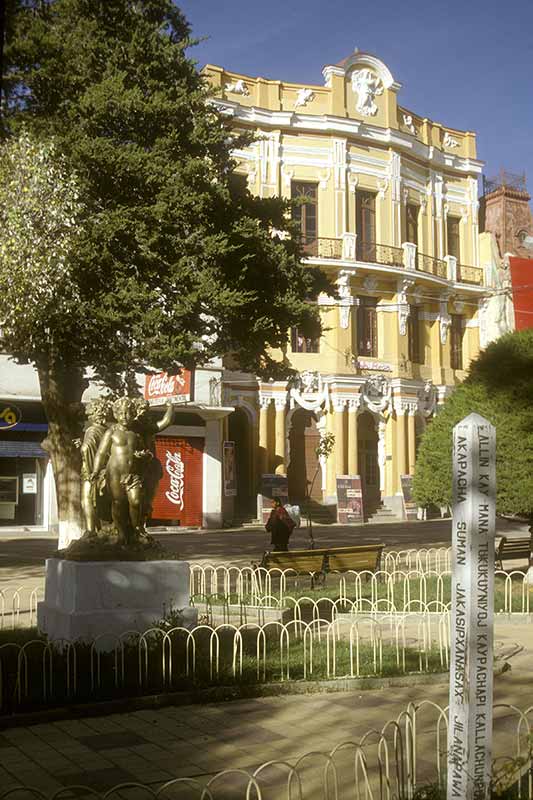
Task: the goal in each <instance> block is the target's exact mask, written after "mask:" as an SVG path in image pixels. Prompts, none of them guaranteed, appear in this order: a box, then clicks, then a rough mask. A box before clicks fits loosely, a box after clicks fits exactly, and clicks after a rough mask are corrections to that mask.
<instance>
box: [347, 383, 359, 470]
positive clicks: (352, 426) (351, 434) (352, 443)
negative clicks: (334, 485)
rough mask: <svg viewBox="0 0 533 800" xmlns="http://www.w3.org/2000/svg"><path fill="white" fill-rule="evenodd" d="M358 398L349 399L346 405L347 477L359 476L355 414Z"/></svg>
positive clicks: (357, 408)
mask: <svg viewBox="0 0 533 800" xmlns="http://www.w3.org/2000/svg"><path fill="white" fill-rule="evenodd" d="M360 403H361V398H360V397H352V398H350V401H349V405H348V475H358V474H359V454H358V452H357V412H358V410H359V405H360Z"/></svg>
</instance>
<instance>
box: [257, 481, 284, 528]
mask: <svg viewBox="0 0 533 800" xmlns="http://www.w3.org/2000/svg"><path fill="white" fill-rule="evenodd" d="M261 495H262V508H263V522H264V523H265V524H266V523H267V521H268V518H269V516H270V512H271V511H272V501H273V500H275V499H276V498H279V499H280V500H281V505H283V506H284V505H285V504H286V503H288V502H289V482H288V480H287V476H286V475H262V476H261Z"/></svg>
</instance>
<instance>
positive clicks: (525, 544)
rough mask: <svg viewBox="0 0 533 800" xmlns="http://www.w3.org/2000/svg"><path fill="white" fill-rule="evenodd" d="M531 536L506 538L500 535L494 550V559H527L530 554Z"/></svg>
mask: <svg viewBox="0 0 533 800" xmlns="http://www.w3.org/2000/svg"><path fill="white" fill-rule="evenodd" d="M531 544H532V542H531V538H530V537H528V538H522V539H507V537H506V536H502V538H501V540H500V543H499V545H498V549H497V551H496V560H497V561H500V563H501V561H502V560H503V559H504V558H508V559H511V558H527V559H528V561H529V558H530V555H531Z"/></svg>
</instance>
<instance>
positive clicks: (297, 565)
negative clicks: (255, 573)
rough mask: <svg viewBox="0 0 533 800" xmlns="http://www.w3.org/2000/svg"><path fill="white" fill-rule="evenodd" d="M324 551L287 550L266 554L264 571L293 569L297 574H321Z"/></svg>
mask: <svg viewBox="0 0 533 800" xmlns="http://www.w3.org/2000/svg"><path fill="white" fill-rule="evenodd" d="M324 557H325V551H324V550H289V551H288V552H284V551H275V552H273V553H268V555H266V556H265V558H264V560H263V566H264V567H266V569H272V568H273V567H277V568H278V569H293V570H294V571H295V572H298V573H302V572H303V573H308V572H323V569H324Z"/></svg>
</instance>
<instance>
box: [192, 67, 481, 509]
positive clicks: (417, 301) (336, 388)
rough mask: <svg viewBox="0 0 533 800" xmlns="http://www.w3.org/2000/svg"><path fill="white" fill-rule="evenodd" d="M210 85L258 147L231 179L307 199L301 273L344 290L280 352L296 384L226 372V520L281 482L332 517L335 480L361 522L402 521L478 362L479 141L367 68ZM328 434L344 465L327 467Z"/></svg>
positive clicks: (229, 79)
mask: <svg viewBox="0 0 533 800" xmlns="http://www.w3.org/2000/svg"><path fill="white" fill-rule="evenodd" d="M204 72H205V75H206V76H207V77H208V79H209V81H210V82H211V83H212V85H213V87H214V92H213V103H214V104H215V105H216V106H217V108H218V109H219V110H220V111H221V112H222V114H224V115H225V116H226V117H227V119H228V121H229V123H230V124H231V125H232V126H233V127H234V128H235V129H243V130H252V131H254V132H255V133H256V134H257V135H258V140H257V141H255V142H254V143H253V144H252V145H250V146H249V147H247V148H246V149H243V150H240V151H236V152H235V154H234V155H235V158H236V159H237V162H238V167H237V172H238V173H239V174H241V175H242V176H244V177H245V178H246V181H247V184H248V188H249V190H250V191H251V192H252V193H254V194H256V195H258V196H262V197H271V196H276V195H281V196H282V197H287V198H295V199H297V198H302V200H303V202H302V204H301V206H300V207H299V209H298V211H297V212H296V213H297V215H298V219H299V221H300V225H301V232H302V240H303V244H304V250H305V261H306V263H308V264H309V265H314V266H319V267H320V268H321V269H322V270H324V271H325V272H326V273H327V274H328V275H329V276H330V277H331V279H332V280H333V281H334V282H335V284H336V286H337V289H338V293H337V297H335V298H333V297H328V296H321V297H319V299H318V304H319V307H320V313H321V317H322V322H323V326H324V333H323V335H322V337H321V338H320V339H319V340H312V339H308V338H305V337H304V336H302V335H301V334H300V332H299V331H298V330H296V329H293V330H292V331H291V332H290V341H289V345H288V347H287V351H286V352H285V353H283V354H282V353H279V354H278V356H279V358H280V359H281V357H282V355H283V356H285V357H286V358H287V359H288V361H289V363H290V365H291V367H292V368H293V369H294V370H296V378H294V379H292V380H291V381H290V382H289V383H287V382H261V381H259V380H258V379H257V378H256V377H255V376H253V375H243V374H240V373H232V372H228V371H227V372H226V374H225V381H224V405H226V406H234V407H235V409H236V410H235V412H234V413H233V414H231V415H230V417H229V418H228V420H227V423H226V438H227V439H228V440H229V441H233V442H235V462H236V473H237V474H236V483H237V496H236V497H235V498H230V500H231V503H232V504H233V506H232V507H230V506H229V505H228V502H229V501H228V499H227V500H226V514H227V515H231V513H232V510H233V515H234V517H238V516H245V515H246V514H247V513H251V511H252V509H253V507H254V503H255V500H256V497H257V492H258V491H259V488H260V485H261V476H262V475H264V474H272V473H275V474H278V475H286V476H287V478H288V489H289V496H290V497H291V499H292V500H294V501H295V502H302V501H304V498H305V497H306V495H307V494H310V497H311V500H313V501H314V502H315V503H316V505H317V507H318V506H322V507H326V508H327V509H331V510H332V513H334V511H333V509H334V507H335V505H336V502H337V478H338V476H345V475H350V476H355V475H359V476H360V478H361V483H362V493H363V500H364V507H365V516H366V517H368V516H370V515H371V514H372V513H373V512H374V511H376V509H379V508H380V506H382V505H385V506H388V507H389V508H390V509H391V510H392V511H393V512H394V513H397V514H398V516H401V515H402V513H403V499H402V498H403V495H402V477H403V476H408V475H412V474H413V473H414V470H415V466H416V450H417V442H418V439H419V437H420V435H421V433H422V431H423V430H424V427H425V425H426V424H428V421H429V420H431V418H432V416H433V415H434V414H435V412H436V410H437V408H438V406H439V404H441V403H443V402H444V400H445V398H446V397H447V396H448V395H449V393H450V392H452V391H453V388H454V387H455V386H456V385H457V384H458V383H459V382H460V381H462V380H463V379H464V377H465V374H466V372H465V371H466V369H467V368H468V364H469V362H470V361H471V359H473V358H475V357H476V356H477V354H478V352H479V348H480V325H483V309H484V304H485V303H486V295H487V291H488V289H489V287H490V284H491V282H492V280H493V272H494V270H493V268H492V266H491V259H492V253H491V246H490V242H489V241H485V243H483V242H482V241H480V236H479V229H478V209H479V202H478V178H479V176H480V174H481V171H482V164H481V162H480V161H478V160H477V157H476V139H475V134H474V133H472V132H470V131H462V130H457V129H452V128H449V127H445V126H443V125H442V124H440V123H437V122H432V121H431V120H429V119H427V118H426V117H423V116H420V115H418V114H415V113H414V112H413V111H411V110H409V109H407V108H404V107H402V106H401V105H400V104H399V102H398V93H399V90H400V88H401V86H400V84H399V83H398V82H397V81H396V80H395V79H394V77H393V76H392V74H391V72H390V70H389V69H388V68H387V66H386V65H385V64H384V63H383V62H382V61H381V60H380V59H378V58H376V57H375V56H372V55H370V54H367V53H361V52H358V51H356V52H354V53H353V54H352V55H351V56H349V57H348V58H346V59H344V60H343V61H341V62H340V63H338V64H334V65H330V66H326V67H325V68H324V70H323V76H324V84H323V85H316V86H315V85H304V84H294V83H287V82H283V81H279V80H267V79H264V78H260V77H250V76H246V75H241V74H237V73H234V72H228V71H225V70H224V69H223V68H222V67H219V66H213V65H208V66H206V67H205V69H204ZM273 235H276V233H275V231H273ZM483 254H485V256H486V258H485V256H484V255H483ZM484 258H485V260H483V259H484ZM483 335H484V334H483V332H481V337H482V339H483ZM327 432H331V433H333V434H334V436H335V447H334V451H333V453H332V455H331V456H330V457H329V458H327V459H320V458H318V457H317V455H316V452H315V450H316V447H317V443H318V442H319V441H320V439H321V437H323V436H324V434H325V433H327ZM315 476H316V478H315Z"/></svg>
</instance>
